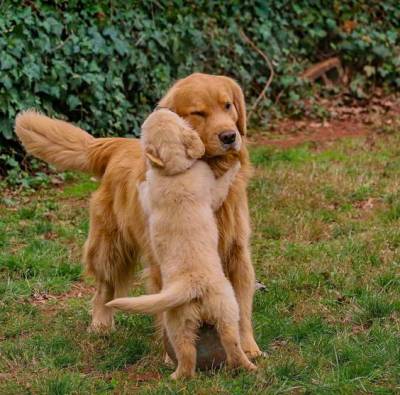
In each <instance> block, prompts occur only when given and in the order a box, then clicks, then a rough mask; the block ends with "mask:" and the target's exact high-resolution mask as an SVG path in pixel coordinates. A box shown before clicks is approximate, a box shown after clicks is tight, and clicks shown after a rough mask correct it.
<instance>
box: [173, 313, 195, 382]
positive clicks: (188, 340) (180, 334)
mask: <svg viewBox="0 0 400 395" xmlns="http://www.w3.org/2000/svg"><path fill="white" fill-rule="evenodd" d="M185 310H186V311H185ZM188 310H189V309H188V306H183V307H179V308H176V309H173V310H168V311H167V312H166V313H165V326H166V329H167V334H168V338H169V340H170V342H171V344H172V347H173V348H174V351H175V355H176V359H177V360H178V366H177V368H176V370H175V372H174V373H172V374H171V378H172V379H174V380H177V379H180V378H191V377H194V375H195V370H196V355H197V354H196V332H197V320H192V319H191V318H190V313H189V316H188V315H187V311H188Z"/></svg>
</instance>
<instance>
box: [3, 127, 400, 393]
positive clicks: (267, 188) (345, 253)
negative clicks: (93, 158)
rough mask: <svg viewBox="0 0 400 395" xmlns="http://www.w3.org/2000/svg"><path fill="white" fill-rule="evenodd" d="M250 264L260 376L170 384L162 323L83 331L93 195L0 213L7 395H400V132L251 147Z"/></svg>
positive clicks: (35, 201) (54, 193)
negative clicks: (321, 143) (259, 285)
mask: <svg viewBox="0 0 400 395" xmlns="http://www.w3.org/2000/svg"><path fill="white" fill-rule="evenodd" d="M252 161H253V163H254V165H255V176H254V178H253V180H252V182H251V185H250V188H249V196H250V205H251V217H252V223H253V237H252V253H253V262H254V265H255V268H256V272H257V278H258V280H259V281H262V282H263V283H264V284H265V285H266V287H267V288H266V290H264V291H259V292H258V293H257V295H256V297H255V302H254V327H255V334H256V338H257V341H258V344H259V345H260V346H261V348H262V349H263V350H265V351H266V352H267V358H265V359H262V360H260V361H258V366H259V371H258V372H257V373H256V374H247V373H243V372H237V373H231V372H227V371H220V372H218V373H216V374H214V375H207V374H199V375H198V378H196V379H194V380H190V381H186V382H178V383H175V382H172V381H171V380H170V379H169V377H168V376H169V374H170V373H171V372H172V370H171V369H170V368H168V367H166V366H164V365H163V363H162V358H161V345H160V344H159V343H158V341H157V340H156V338H155V336H154V332H153V327H152V320H151V318H149V317H147V316H144V315H128V314H123V313H119V314H118V315H117V319H116V326H117V330H116V331H115V333H113V334H111V335H110V336H108V337H101V336H97V335H93V334H89V333H87V332H86V328H87V326H88V324H89V307H90V298H91V294H92V291H93V286H92V285H91V284H92V283H91V282H90V280H88V279H84V278H83V275H82V268H81V265H80V253H81V247H82V244H83V242H84V240H85V235H86V234H87V231H88V212H87V207H88V197H89V195H90V193H91V191H93V190H94V189H95V188H96V184H95V183H94V182H92V181H90V180H89V178H87V177H82V176H75V177H74V178H73V179H72V180H71V181H69V182H68V183H67V184H66V185H65V186H63V187H61V188H60V187H57V188H44V189H41V190H39V191H36V192H19V193H17V194H12V193H11V192H9V191H3V196H4V197H3V198H2V201H1V203H0V394H30V393H33V394H94V393H99V394H108V393H117V394H132V393H142V394H169V393H171V394H175V393H180V394H186V393H188V394H258V393H262V394H265V393H272V394H277V393H295V394H303V393H310V394H311V393H312V394H332V393H334V394H336V393H337V394H352V393H357V394H358V393H376V394H395V393H400V276H399V274H400V273H399V271H400V270H399V269H400V134H397V135H396V134H395V133H393V134H385V135H376V136H374V137H373V138H371V137H369V138H358V139H346V140H339V141H336V142H334V143H329V144H328V145H326V146H325V147H324V149H322V148H318V147H315V146H312V145H308V146H300V147H296V148H292V149H290V150H279V149H271V148H257V149H253V150H252Z"/></svg>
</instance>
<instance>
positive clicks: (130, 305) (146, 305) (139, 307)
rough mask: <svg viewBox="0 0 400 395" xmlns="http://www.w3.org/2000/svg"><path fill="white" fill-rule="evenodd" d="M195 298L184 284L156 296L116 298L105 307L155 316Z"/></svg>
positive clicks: (169, 288)
mask: <svg viewBox="0 0 400 395" xmlns="http://www.w3.org/2000/svg"><path fill="white" fill-rule="evenodd" d="M195 297H196V295H195V293H194V292H193V291H192V290H191V289H190V287H188V286H187V285H186V284H175V285H172V286H170V287H168V288H166V289H165V290H163V291H161V292H160V293H158V294H152V295H142V296H138V297H133V298H118V299H114V300H112V301H111V302H108V303H107V304H106V306H108V307H114V308H116V309H119V310H124V311H134V312H136V313H148V314H157V313H161V312H163V311H165V310H169V309H173V308H174V307H178V306H181V305H183V304H184V303H187V302H189V301H190V300H192V299H194V298H195Z"/></svg>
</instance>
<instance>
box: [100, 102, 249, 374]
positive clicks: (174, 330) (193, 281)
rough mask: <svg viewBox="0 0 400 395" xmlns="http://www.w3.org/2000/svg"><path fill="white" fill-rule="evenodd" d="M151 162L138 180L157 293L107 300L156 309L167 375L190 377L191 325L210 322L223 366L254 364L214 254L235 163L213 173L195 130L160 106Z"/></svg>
mask: <svg viewBox="0 0 400 395" xmlns="http://www.w3.org/2000/svg"><path fill="white" fill-rule="evenodd" d="M142 143H143V150H144V152H145V155H146V156H147V157H148V159H149V165H150V168H149V170H148V171H147V173H146V181H144V182H142V183H141V185H140V188H139V198H140V201H141V202H142V206H143V208H144V211H145V212H146V214H147V215H148V221H149V229H150V240H151V244H152V247H153V251H154V253H155V256H156V258H157V260H158V262H159V265H160V268H161V280H162V283H163V287H162V290H161V292H160V293H157V294H153V295H145V296H139V297H134V298H119V299H115V300H113V301H111V302H108V303H107V306H109V307H115V308H118V309H121V310H125V311H135V312H142V313H153V314H154V313H161V312H165V313H164V316H163V320H164V326H165V329H166V331H167V335H168V337H169V339H170V341H171V344H172V346H173V348H174V350H175V354H176V356H177V360H178V366H177V369H176V371H175V372H174V373H173V374H172V376H171V377H172V378H174V379H178V378H181V377H192V376H194V373H195V368H196V345H195V338H196V332H197V329H198V328H199V326H200V325H201V324H202V322H208V323H213V324H214V325H215V326H216V328H217V331H218V333H219V336H220V339H221V343H222V345H223V347H224V349H225V352H226V355H227V363H228V366H233V367H237V366H242V367H244V368H246V369H249V370H253V369H256V367H255V366H254V365H253V364H252V363H251V362H250V361H249V359H248V358H247V356H246V354H245V353H244V352H243V350H242V347H241V345H240V336H239V307H238V304H237V301H236V298H235V294H234V291H233V288H232V284H231V283H230V282H229V280H228V279H227V278H226V277H225V275H224V272H223V269H222V265H221V260H220V258H219V255H218V228H217V223H216V221H215V217H214V210H216V209H218V208H219V207H220V206H221V204H222V202H223V201H224V200H225V199H226V196H227V194H228V190H229V187H230V185H231V183H232V181H233V179H234V178H235V176H236V174H237V171H238V170H239V167H240V164H239V162H237V163H236V164H235V165H233V166H232V167H231V168H230V169H229V170H228V171H227V172H226V173H225V174H224V175H222V176H221V177H220V178H218V179H216V178H215V176H214V173H213V172H212V170H211V168H210V167H209V166H208V165H207V164H206V163H205V162H204V161H201V160H197V161H196V159H198V158H201V157H202V156H203V155H204V145H203V143H202V142H201V140H200V137H199V135H198V134H197V133H196V132H195V131H194V130H193V129H192V128H191V127H190V126H189V125H188V124H187V122H186V121H184V120H183V119H182V118H180V117H179V116H178V115H177V114H175V113H173V112H171V111H169V110H159V111H156V112H154V113H153V114H151V115H150V116H149V118H148V119H147V120H146V122H145V123H144V125H143V128H142Z"/></svg>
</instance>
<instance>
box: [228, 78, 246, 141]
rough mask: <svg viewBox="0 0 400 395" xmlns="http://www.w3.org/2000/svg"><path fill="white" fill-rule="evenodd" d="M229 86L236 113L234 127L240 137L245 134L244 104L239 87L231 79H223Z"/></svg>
mask: <svg viewBox="0 0 400 395" xmlns="http://www.w3.org/2000/svg"><path fill="white" fill-rule="evenodd" d="M223 78H224V79H225V80H226V81H227V83H228V84H229V85H230V87H231V90H232V93H233V105H234V106H235V108H236V111H237V113H238V120H237V122H236V126H237V128H238V130H239V132H240V134H241V135H242V136H244V135H245V134H246V132H247V116H246V102H245V100H244V95H243V91H242V88H241V87H240V85H239V84H238V83H237V82H236V81H235V80H233V79H232V78H228V77H223Z"/></svg>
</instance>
